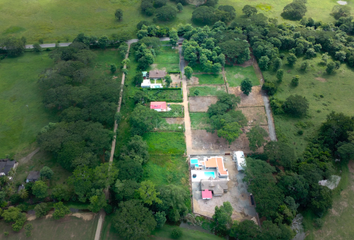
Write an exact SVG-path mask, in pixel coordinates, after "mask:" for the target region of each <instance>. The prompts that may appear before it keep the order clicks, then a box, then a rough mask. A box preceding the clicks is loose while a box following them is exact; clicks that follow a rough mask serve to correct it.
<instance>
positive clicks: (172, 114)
mask: <svg viewBox="0 0 354 240" xmlns="http://www.w3.org/2000/svg"><path fill="white" fill-rule="evenodd" d="M170 108H171V110H170V111H168V112H160V113H159V115H160V116H161V117H163V118H183V117H184V112H183V106H182V105H177V104H171V105H170Z"/></svg>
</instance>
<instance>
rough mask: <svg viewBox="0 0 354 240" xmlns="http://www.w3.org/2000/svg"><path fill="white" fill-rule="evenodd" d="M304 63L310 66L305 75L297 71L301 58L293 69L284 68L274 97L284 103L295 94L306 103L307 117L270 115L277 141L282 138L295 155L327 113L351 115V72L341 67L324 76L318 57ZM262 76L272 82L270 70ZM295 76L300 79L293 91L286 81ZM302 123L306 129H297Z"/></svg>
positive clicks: (353, 72)
mask: <svg viewBox="0 0 354 240" xmlns="http://www.w3.org/2000/svg"><path fill="white" fill-rule="evenodd" d="M308 61H309V63H310V66H309V68H308V69H307V71H306V72H303V71H301V70H300V65H301V63H302V59H298V61H297V63H296V64H295V66H294V67H293V68H290V67H289V66H288V65H284V66H283V69H284V72H285V73H284V79H283V82H282V83H281V84H280V87H279V89H278V92H277V93H276V94H275V97H276V98H278V99H280V100H285V99H286V98H287V97H288V96H290V95H291V94H293V95H295V94H298V95H301V96H305V97H306V98H307V100H308V101H309V104H310V108H309V116H308V117H306V118H300V119H299V118H293V117H288V116H286V115H273V116H274V121H275V128H276V132H277V137H278V139H284V140H286V141H288V142H289V143H290V144H292V145H294V147H295V148H296V151H297V152H298V153H301V152H302V151H303V150H304V148H305V147H306V144H307V140H308V138H311V137H312V136H313V134H314V131H315V130H316V129H318V127H319V126H320V125H321V123H322V122H323V121H324V120H325V119H326V116H327V115H328V114H329V113H330V112H331V111H335V112H342V113H344V114H347V115H350V116H353V115H354V110H353V107H352V106H353V104H354V95H353V93H352V89H354V82H353V74H354V70H353V69H351V68H348V67H347V66H346V65H345V64H342V65H341V68H340V69H339V70H338V72H337V73H335V74H331V75H328V74H327V73H326V72H325V67H324V66H321V65H319V64H318V63H319V62H320V57H317V58H315V59H312V60H308ZM263 75H264V78H265V79H273V80H275V79H276V78H275V73H274V72H273V71H266V72H263ZM295 75H299V76H300V80H299V86H298V87H295V88H294V87H292V86H290V82H291V79H292V77H293V76H295ZM321 95H322V97H321ZM299 123H300V124H299ZM302 123H305V125H307V126H308V127H297V126H299V125H304V124H302ZM299 130H303V132H304V134H303V135H302V136H299V135H298V134H297V132H298V131H299Z"/></svg>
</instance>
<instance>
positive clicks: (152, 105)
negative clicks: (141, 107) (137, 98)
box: [150, 102, 167, 110]
mask: <svg viewBox="0 0 354 240" xmlns="http://www.w3.org/2000/svg"><path fill="white" fill-rule="evenodd" d="M150 109H164V110H166V109H167V104H166V102H151V103H150Z"/></svg>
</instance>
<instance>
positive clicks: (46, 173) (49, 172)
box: [40, 166, 54, 179]
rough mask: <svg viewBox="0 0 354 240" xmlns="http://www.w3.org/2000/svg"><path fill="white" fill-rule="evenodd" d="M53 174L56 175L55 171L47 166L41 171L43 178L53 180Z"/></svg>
mask: <svg viewBox="0 0 354 240" xmlns="http://www.w3.org/2000/svg"><path fill="white" fill-rule="evenodd" d="M53 174H54V172H53V170H52V169H50V168H49V167H47V166H44V167H43V168H42V169H41V171H40V176H41V178H46V179H51V178H52V176H53Z"/></svg>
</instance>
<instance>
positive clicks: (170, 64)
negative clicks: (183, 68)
mask: <svg viewBox="0 0 354 240" xmlns="http://www.w3.org/2000/svg"><path fill="white" fill-rule="evenodd" d="M155 64H156V65H155ZM155 66H156V67H155ZM151 68H152V69H159V70H166V71H167V72H169V71H179V54H178V49H172V47H165V46H164V47H161V49H160V51H159V53H158V54H157V55H156V58H155V62H154V64H153V66H152V67H151Z"/></svg>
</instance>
